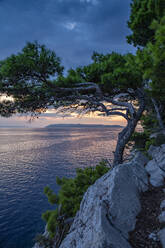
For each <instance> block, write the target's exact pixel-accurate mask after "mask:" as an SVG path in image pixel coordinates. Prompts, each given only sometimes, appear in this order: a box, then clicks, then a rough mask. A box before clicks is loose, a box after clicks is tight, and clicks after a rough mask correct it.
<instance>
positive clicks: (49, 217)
mask: <svg viewBox="0 0 165 248" xmlns="http://www.w3.org/2000/svg"><path fill="white" fill-rule="evenodd" d="M108 170H109V167H108V166H107V165H106V162H105V161H101V162H100V163H99V164H98V165H96V167H87V168H85V169H77V170H76V177H75V178H62V179H60V178H58V177H57V178H56V182H57V184H58V185H59V186H60V187H61V188H60V190H59V193H58V195H56V194H55V193H54V192H53V191H52V190H51V189H50V188H49V187H48V186H46V187H45V189H44V193H45V194H46V196H47V197H48V201H49V202H50V203H51V204H52V205H56V209H55V210H48V211H46V212H45V213H44V214H43V215H42V217H43V219H44V220H45V221H46V222H47V230H48V232H49V234H50V237H51V238H54V237H55V238H54V239H55V242H56V245H59V244H60V242H61V240H62V239H63V238H64V237H65V235H66V233H67V231H68V229H69V227H70V224H71V223H72V217H74V216H75V215H76V213H77V211H78V210H79V208H80V203H81V200H82V198H83V195H84V193H85V192H86V191H87V189H88V187H89V186H90V185H92V184H94V183H95V181H96V180H97V179H98V178H100V177H101V176H102V175H104V174H105V173H106V172H108ZM55 234H56V235H55ZM57 247H58V246H57Z"/></svg>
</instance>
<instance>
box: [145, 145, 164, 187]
mask: <svg viewBox="0 0 165 248" xmlns="http://www.w3.org/2000/svg"><path fill="white" fill-rule="evenodd" d="M148 153H149V155H150V156H152V158H153V159H152V160H151V161H149V162H148V164H147V165H146V171H147V172H148V174H149V175H150V183H151V184H152V185H153V186H154V187H159V186H163V185H164V184H165V145H161V146H160V147H155V146H151V147H150V149H149V151H148Z"/></svg>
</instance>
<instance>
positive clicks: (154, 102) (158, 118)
mask: <svg viewBox="0 0 165 248" xmlns="http://www.w3.org/2000/svg"><path fill="white" fill-rule="evenodd" d="M152 103H153V105H154V108H155V112H156V118H157V120H158V123H159V126H160V128H161V129H162V130H165V127H164V124H163V121H162V117H161V114H160V111H159V107H158V105H157V103H156V101H155V99H154V98H152Z"/></svg>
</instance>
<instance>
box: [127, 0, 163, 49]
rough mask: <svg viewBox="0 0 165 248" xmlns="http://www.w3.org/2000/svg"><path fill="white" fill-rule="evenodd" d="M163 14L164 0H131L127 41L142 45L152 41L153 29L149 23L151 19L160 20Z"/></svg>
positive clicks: (153, 38)
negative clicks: (129, 30)
mask: <svg viewBox="0 0 165 248" xmlns="http://www.w3.org/2000/svg"><path fill="white" fill-rule="evenodd" d="M164 14H165V1H164V0H132V2H131V15H130V19H129V21H128V27H129V28H130V29H131V31H132V34H131V35H129V36H127V41H128V43H130V44H133V45H134V46H142V47H145V46H146V45H147V43H148V42H152V43H154V41H155V30H154V29H152V28H151V24H152V22H153V20H155V21H158V22H160V20H161V18H162V17H163V16H164Z"/></svg>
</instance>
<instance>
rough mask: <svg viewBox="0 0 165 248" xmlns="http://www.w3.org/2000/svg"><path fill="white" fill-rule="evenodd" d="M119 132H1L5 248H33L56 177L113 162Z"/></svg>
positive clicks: (0, 219) (0, 235) (0, 229)
mask: <svg viewBox="0 0 165 248" xmlns="http://www.w3.org/2000/svg"><path fill="white" fill-rule="evenodd" d="M119 130H120V129H119V128H107V127H105V128H75V127H74V128H57V129H2V128H1V129H0V248H30V247H32V245H33V243H34V237H35V235H36V234H37V233H39V232H43V230H44V225H45V223H44V222H43V221H42V220H41V214H42V212H44V211H45V210H47V209H50V206H49V204H48V202H47V199H46V197H45V196H44V194H43V189H44V187H45V186H46V185H49V186H50V187H51V188H52V189H54V190H55V192H57V191H58V187H57V185H56V182H55V178H56V176H60V177H62V176H67V177H72V176H74V175H75V169H76V168H78V167H85V166H94V165H96V163H98V162H99V161H100V160H101V159H102V158H107V159H112V154H113V153H112V152H113V150H114V148H115V145H116V136H117V133H118V131H119Z"/></svg>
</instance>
